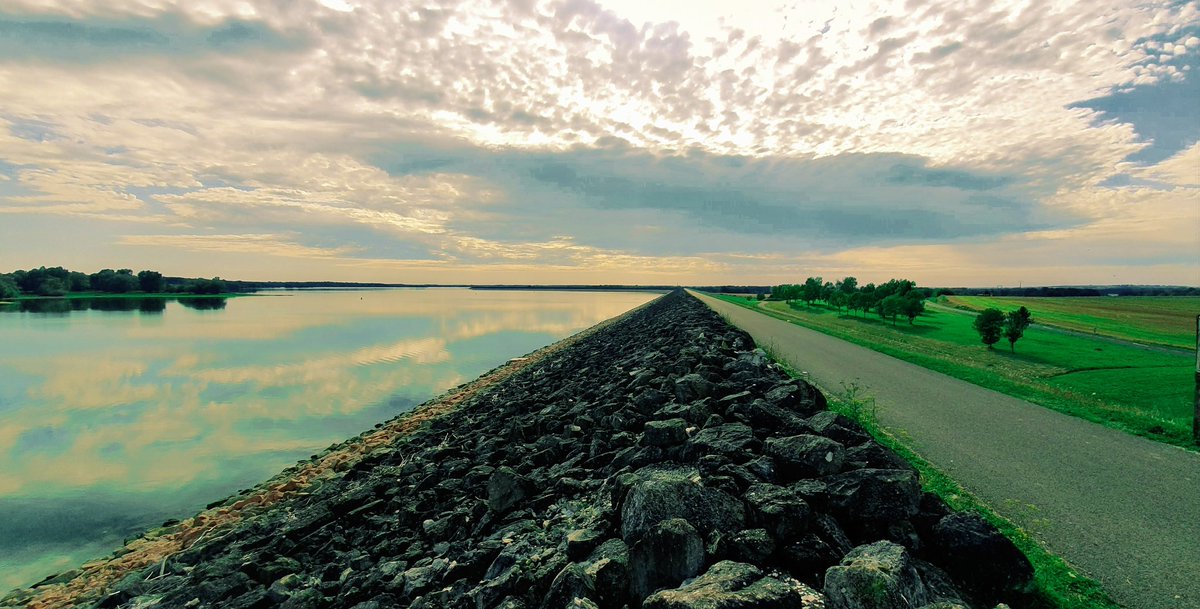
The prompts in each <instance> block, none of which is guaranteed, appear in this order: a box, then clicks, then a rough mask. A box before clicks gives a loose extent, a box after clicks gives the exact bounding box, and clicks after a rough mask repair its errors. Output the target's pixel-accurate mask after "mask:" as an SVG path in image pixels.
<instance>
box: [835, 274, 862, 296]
mask: <svg viewBox="0 0 1200 609" xmlns="http://www.w3.org/2000/svg"><path fill="white" fill-rule="evenodd" d="M837 289H838V291H839V292H843V293H845V294H853V293H854V292H856V291H858V279H855V278H854V277H846V278H845V279H842V280H841V281H839V282H837Z"/></svg>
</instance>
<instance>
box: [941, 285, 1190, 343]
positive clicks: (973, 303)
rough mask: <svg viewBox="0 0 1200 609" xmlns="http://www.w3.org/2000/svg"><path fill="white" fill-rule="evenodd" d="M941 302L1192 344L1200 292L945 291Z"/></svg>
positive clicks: (1112, 334)
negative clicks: (1027, 294)
mask: <svg viewBox="0 0 1200 609" xmlns="http://www.w3.org/2000/svg"><path fill="white" fill-rule="evenodd" d="M946 304H948V305H950V306H953V307H957V308H961V309H967V310H971V311H982V310H983V309H987V308H996V309H1000V310H1001V311H1011V310H1013V309H1016V308H1017V307H1021V306H1024V307H1026V308H1028V309H1029V311H1030V312H1031V313H1033V321H1034V323H1039V324H1043V325H1047V326H1055V327H1058V328H1063V329H1066V330H1074V331H1077V332H1084V333H1086V334H1095V335H1098V336H1108V337H1112V338H1118V339H1121V340H1128V341H1133V342H1138V343H1146V344H1151V345H1165V346H1168V347H1181V348H1185V349H1188V348H1192V347H1195V346H1196V315H1200V296H1119V297H1103V296H1098V297H1090V298H1008V297H1004V298H1000V297H993V296H947V297H946Z"/></svg>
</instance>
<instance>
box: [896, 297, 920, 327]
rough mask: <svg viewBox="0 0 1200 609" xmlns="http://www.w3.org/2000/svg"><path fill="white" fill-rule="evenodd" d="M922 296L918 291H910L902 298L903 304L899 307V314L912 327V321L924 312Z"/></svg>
mask: <svg viewBox="0 0 1200 609" xmlns="http://www.w3.org/2000/svg"><path fill="white" fill-rule="evenodd" d="M924 296H925V295H924V294H923V293H921V292H920V291H919V290H912V291H910V292H909V293H907V294H905V295H904V296H903V298H904V304H903V305H902V306H901V309H900V312H901V313H903V314H904V316H905V317H907V318H908V325H910V326H911V325H913V320H914V319H916V317H917V316H918V315H920V314H921V313H924V312H925V298H924Z"/></svg>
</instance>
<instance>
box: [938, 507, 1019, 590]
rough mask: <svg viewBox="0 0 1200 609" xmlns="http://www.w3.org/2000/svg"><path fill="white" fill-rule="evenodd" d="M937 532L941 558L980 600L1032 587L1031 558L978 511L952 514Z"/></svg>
mask: <svg viewBox="0 0 1200 609" xmlns="http://www.w3.org/2000/svg"><path fill="white" fill-rule="evenodd" d="M933 535H934V543H933V546H934V552H935V555H936V557H937V558H938V562H939V563H941V564H942V565H943V566H944V567H945V569H946V570H947V571H949V572H950V574H951V575H952V576H954V577H956V578H958V579H959V580H960V581H961V582H962V583H963V584H964V585H965V586H966V587H967V588H968V590H970V591H971V592H973V593H975V594H976V595H977V596H978V597H980V600H986V601H988V602H995V601H998V600H1000V599H999V596H1000V595H1002V594H1004V593H1006V592H1018V593H1019V592H1025V591H1026V590H1028V588H1029V586H1030V584H1031V582H1032V580H1033V567H1032V566H1031V565H1030V564H1029V560H1028V559H1027V558H1025V555H1024V554H1022V553H1021V551H1020V550H1018V549H1017V547H1016V546H1014V545H1013V543H1012V542H1011V541H1009V540H1008V538H1007V537H1005V536H1004V535H1003V534H1001V533H1000V531H999V530H998V529H996V527H995V526H993V525H992V523H990V522H988V521H986V520H984V519H983V518H982V517H980V516H979V515H978V514H974V513H969V512H960V513H957V514H950V515H949V516H946V517H945V518H942V520H941V521H940V522H938V523H937V525H936V526H934V528H933Z"/></svg>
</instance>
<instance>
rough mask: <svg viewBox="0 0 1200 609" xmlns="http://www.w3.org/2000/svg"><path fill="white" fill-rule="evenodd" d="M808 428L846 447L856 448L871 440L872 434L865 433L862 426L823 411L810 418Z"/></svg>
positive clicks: (831, 412) (834, 413)
mask: <svg viewBox="0 0 1200 609" xmlns="http://www.w3.org/2000/svg"><path fill="white" fill-rule="evenodd" d="M808 426H809V428H811V429H812V430H813V432H815V433H818V434H820V435H822V436H825V437H826V438H830V439H832V440H837V441H838V442H841V443H842V444H843V445H845V446H856V445H858V444H862V443H863V442H866V441H868V440H870V439H871V434H868V433H867V432H866V431H864V430H863V428H862V425H859V424H858V423H856V422H854V421H853V420H851V419H850V418H848V417H846V416H844V415H840V414H838V413H836V412H833V411H832V410H823V411H821V412H818V413H817V414H814V415H813V416H811V417H809V418H808Z"/></svg>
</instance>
